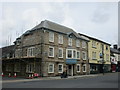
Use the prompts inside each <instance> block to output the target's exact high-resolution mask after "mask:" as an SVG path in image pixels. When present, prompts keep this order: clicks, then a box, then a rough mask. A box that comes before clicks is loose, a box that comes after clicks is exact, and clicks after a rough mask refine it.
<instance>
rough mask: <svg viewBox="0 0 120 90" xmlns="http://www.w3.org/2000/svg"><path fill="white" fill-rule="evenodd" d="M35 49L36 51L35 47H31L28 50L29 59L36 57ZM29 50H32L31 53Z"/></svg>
mask: <svg viewBox="0 0 120 90" xmlns="http://www.w3.org/2000/svg"><path fill="white" fill-rule="evenodd" d="M34 49H35V47H29V48H27V56H28V57H32V56H35V55H34ZM29 50H30V51H29ZM31 52H32V55H30V53H31Z"/></svg>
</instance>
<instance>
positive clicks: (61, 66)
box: [58, 64, 63, 73]
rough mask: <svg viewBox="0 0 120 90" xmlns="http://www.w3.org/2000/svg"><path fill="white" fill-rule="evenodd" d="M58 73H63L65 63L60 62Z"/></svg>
mask: <svg viewBox="0 0 120 90" xmlns="http://www.w3.org/2000/svg"><path fill="white" fill-rule="evenodd" d="M58 73H63V64H58Z"/></svg>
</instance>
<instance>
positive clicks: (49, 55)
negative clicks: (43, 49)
mask: <svg viewBox="0 0 120 90" xmlns="http://www.w3.org/2000/svg"><path fill="white" fill-rule="evenodd" d="M50 48H52V49H53V55H52V56H50V54H49V53H50ZM48 57H54V47H53V46H49V48H48Z"/></svg>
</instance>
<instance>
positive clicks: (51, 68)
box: [48, 63, 54, 73]
mask: <svg viewBox="0 0 120 90" xmlns="http://www.w3.org/2000/svg"><path fill="white" fill-rule="evenodd" d="M48 73H54V64H53V63H49V66H48Z"/></svg>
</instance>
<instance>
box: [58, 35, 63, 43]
mask: <svg viewBox="0 0 120 90" xmlns="http://www.w3.org/2000/svg"><path fill="white" fill-rule="evenodd" d="M58 43H59V44H63V35H61V34H59V35H58Z"/></svg>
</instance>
